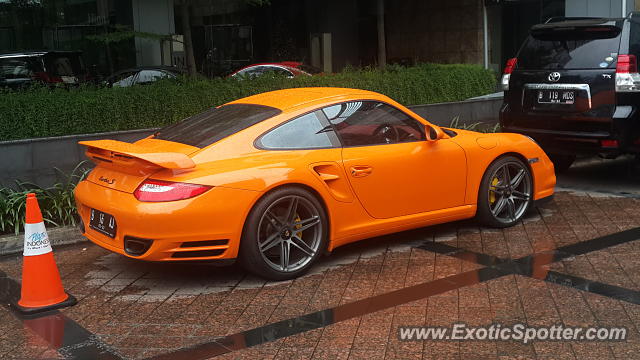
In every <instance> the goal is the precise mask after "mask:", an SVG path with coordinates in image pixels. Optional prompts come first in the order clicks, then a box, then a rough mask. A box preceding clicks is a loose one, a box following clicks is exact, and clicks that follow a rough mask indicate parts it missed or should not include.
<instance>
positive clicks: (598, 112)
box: [500, 12, 640, 170]
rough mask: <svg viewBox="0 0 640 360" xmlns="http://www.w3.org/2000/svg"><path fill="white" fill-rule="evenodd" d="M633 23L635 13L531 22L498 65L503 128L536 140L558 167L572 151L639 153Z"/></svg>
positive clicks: (639, 39) (638, 46)
mask: <svg viewBox="0 0 640 360" xmlns="http://www.w3.org/2000/svg"><path fill="white" fill-rule="evenodd" d="M639 21H640V13H638V12H636V13H631V14H630V15H629V16H628V17H627V18H624V19H623V18H619V19H603V18H554V19H550V20H549V21H548V22H547V23H545V24H540V25H536V26H534V27H533V28H532V29H531V33H530V36H529V37H528V39H527V40H526V41H525V43H524V45H523V46H522V48H521V49H520V51H519V52H518V54H517V57H516V58H513V59H510V60H509V61H508V62H507V66H506V68H505V71H504V75H503V78H502V87H503V90H504V104H503V106H502V109H501V112H500V124H501V126H502V129H503V130H504V131H508V132H517V133H521V134H525V135H528V136H530V137H532V138H534V139H535V140H536V141H537V142H538V143H539V144H540V145H541V146H542V148H543V149H544V150H545V151H546V152H547V153H548V154H549V156H550V157H551V159H552V160H553V161H554V163H555V166H556V169H557V170H564V169H567V168H569V167H570V166H571V164H572V163H573V161H574V160H575V158H576V155H593V154H600V155H601V156H604V157H607V158H614V157H616V156H618V155H621V154H624V153H635V154H638V153H640V74H639V73H638V57H640V22H639Z"/></svg>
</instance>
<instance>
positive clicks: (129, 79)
mask: <svg viewBox="0 0 640 360" xmlns="http://www.w3.org/2000/svg"><path fill="white" fill-rule="evenodd" d="M135 77H136V72H135V71H134V72H126V73H122V74H120V75H117V76H116V77H114V78H113V79H112V80H111V81H113V84H112V85H113V86H116V87H117V86H119V87H127V86H131V85H133V79H134V78H135Z"/></svg>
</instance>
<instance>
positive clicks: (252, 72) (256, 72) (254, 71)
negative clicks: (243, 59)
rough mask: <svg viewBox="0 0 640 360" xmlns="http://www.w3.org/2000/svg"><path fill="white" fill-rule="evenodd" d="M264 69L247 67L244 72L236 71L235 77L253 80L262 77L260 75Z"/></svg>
mask: <svg viewBox="0 0 640 360" xmlns="http://www.w3.org/2000/svg"><path fill="white" fill-rule="evenodd" d="M264 71H265V69H264V66H260V65H258V66H252V67H248V68H246V69H244V70H240V71H238V74H237V75H240V76H243V77H245V76H246V77H248V78H254V77H256V76H260V75H262V73H264Z"/></svg>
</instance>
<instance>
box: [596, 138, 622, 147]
mask: <svg viewBox="0 0 640 360" xmlns="http://www.w3.org/2000/svg"><path fill="white" fill-rule="evenodd" d="M600 146H602V147H607V148H617V147H618V146H619V143H618V140H600Z"/></svg>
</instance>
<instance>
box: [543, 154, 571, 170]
mask: <svg viewBox="0 0 640 360" xmlns="http://www.w3.org/2000/svg"><path fill="white" fill-rule="evenodd" d="M549 159H551V162H552V163H553V167H554V169H555V170H556V173H563V172H565V171H567V170H569V168H570V167H571V165H573V162H574V161H576V157H575V155H561V154H549Z"/></svg>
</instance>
